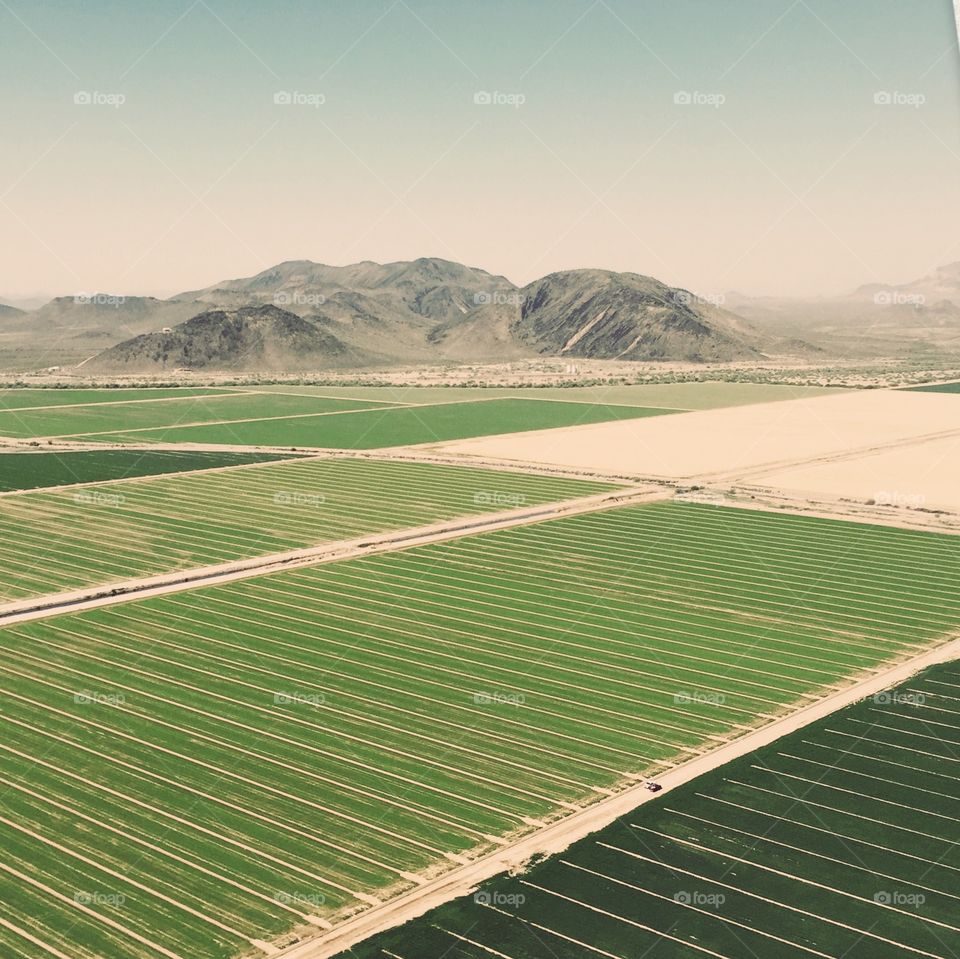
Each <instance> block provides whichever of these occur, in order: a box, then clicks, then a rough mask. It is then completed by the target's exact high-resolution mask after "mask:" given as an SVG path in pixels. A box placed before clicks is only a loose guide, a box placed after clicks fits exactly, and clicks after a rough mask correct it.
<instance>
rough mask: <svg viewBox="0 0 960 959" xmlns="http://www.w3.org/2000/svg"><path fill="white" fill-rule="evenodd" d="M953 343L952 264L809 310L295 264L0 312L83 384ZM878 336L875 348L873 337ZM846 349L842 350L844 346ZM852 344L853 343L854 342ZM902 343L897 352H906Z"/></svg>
mask: <svg viewBox="0 0 960 959" xmlns="http://www.w3.org/2000/svg"><path fill="white" fill-rule="evenodd" d="M929 327H935V328H936V329H938V330H939V331H940V332H941V334H942V335H943V336H944V337H945V338H946V339H948V340H949V337H950V336H951V335H956V334H957V333H958V332H960V264H952V265H950V266H947V267H943V268H942V269H940V270H938V271H936V273H934V274H932V275H931V276H930V277H926V278H924V279H923V280H918V281H916V283H912V284H907V285H904V286H901V287H883V286H879V285H871V286H865V287H862V288H860V289H859V290H857V291H855V292H854V293H853V294H850V295H849V296H847V297H836V298H832V299H826V298H824V299H819V300H786V299H772V298H751V297H745V296H742V295H738V294H729V295H728V296H726V297H725V298H724V297H719V298H715V299H705V298H702V297H698V296H697V295H695V294H693V293H691V292H690V291H688V290H684V289H681V288H677V287H671V286H668V285H667V284H665V283H662V282H661V281H659V280H657V279H654V278H652V277H649V276H642V275H639V274H636V273H614V272H610V271H607V270H596V269H583V270H568V271H563V272H558V273H552V274H550V275H549V276H545V277H543V278H541V279H539V280H535V281H534V282H532V283H529V284H527V285H526V286H523V287H517V286H515V285H514V284H513V283H511V282H510V281H509V280H508V279H507V278H506V277H503V276H496V275H493V274H490V273H488V272H486V271H485V270H482V269H478V268H475V267H468V266H464V265H462V264H459V263H453V262H450V261H448V260H442V259H437V258H422V259H418V260H413V261H403V262H397V263H386V264H380V263H373V262H370V261H365V262H361V263H355V264H352V265H349V266H342V267H336V266H326V265H324V264H320V263H314V262H312V261H309V260H291V261H287V262H284V263H280V264H277V265H276V266H273V267H270V268H269V269H267V270H264V271H262V272H261V273H258V274H256V275H255V276H251V277H244V278H239V279H232V280H224V281H222V282H219V283H216V284H213V285H212V286H209V287H205V288H203V289H198V290H191V291H187V292H184V293H180V294H177V295H176V296H172V297H170V298H168V299H165V300H163V299H157V298H154V297H123V296H114V295H105V294H93V295H89V296H81V297H57V298H55V299H53V300H51V301H50V302H49V303H46V304H45V305H44V306H42V307H40V308H39V309H35V310H31V311H22V310H17V309H14V308H12V307H8V308H2V307H0V343H3V344H6V345H7V346H9V345H10V344H11V343H13V344H16V343H18V342H29V343H31V344H34V345H37V344H43V345H44V349H45V352H46V355H48V356H50V357H52V358H54V359H53V360H51V361H55V359H56V358H58V357H60V356H61V355H62V357H63V358H64V359H63V362H64V363H65V364H69V365H74V364H79V363H80V362H81V361H82V366H83V369H84V372H90V373H148V372H160V371H164V370H167V371H173V370H180V369H189V370H200V369H206V370H217V369H223V370H236V371H241V370H263V371H283V370H321V369H348V368H361V367H371V366H381V365H392V364H431V363H432V364H436V363H450V364H459V363H474V362H502V361H512V360H520V359H525V358H536V357H538V356H549V357H569V358H570V359H571V361H573V360H576V359H579V358H590V359H619V360H672V361H690V362H726V361H751V360H760V359H764V358H767V357H811V356H814V357H815V356H817V355H820V354H822V353H824V352H826V353H829V354H831V355H837V354H839V353H842V352H843V351H844V350H846V351H848V352H849V351H851V350H852V349H854V348H855V347H856V348H859V349H861V350H864V349H866V350H868V351H869V349H870V347H869V346H866V345H865V344H866V343H867V341H869V340H870V339H871V335H873V339H874V340H875V341H876V342H875V344H874V346H875V347H877V344H880V343H882V344H883V349H886V348H887V346H888V344H887V343H886V342H885V341H884V336H885V335H886V333H884V332H883V331H887V332H889V333H891V334H893V333H894V332H896V334H897V335H899V334H900V333H902V331H903V330H904V329H908V330H912V331H913V333H914V334H915V335H916V336H917V337H919V339H920V340H921V341H924V339H925V337H926V335H927V332H928V328H929ZM878 331H880V334H879V336H877V335H875V334H877V332H878ZM844 338H846V339H844ZM848 341H849V342H848ZM901 345H902V344H901Z"/></svg>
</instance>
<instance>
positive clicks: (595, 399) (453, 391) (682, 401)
mask: <svg viewBox="0 0 960 959" xmlns="http://www.w3.org/2000/svg"><path fill="white" fill-rule="evenodd" d="M256 389H258V390H264V391H267V392H270V393H274V392H276V393H300V394H303V395H311V394H322V395H324V396H342V397H349V398H351V399H365V400H376V401H378V402H382V403H453V402H456V401H458V400H476V399H495V398H501V397H516V398H519V399H538V398H539V399H547V400H566V401H568V402H574V403H600V404H603V405H608V406H648V407H662V408H665V409H671V410H712V409H719V408H721V407H727V406H748V405H750V404H753V403H776V402H779V401H781V400H800V399H806V398H809V397H813V396H827V395H830V394H832V393H846V392H849V391H848V390H844V389H839V388H836V387H829V386H790V385H786V384H783V385H780V384H769V383H726V382H719V381H717V382H703V383H650V384H640V385H636V386H621V385H612V386H562V387H561V386H536V387H526V388H516V387H496V386H494V387H472V386H296V385H290V386H282V385H281V386H260V387H256Z"/></svg>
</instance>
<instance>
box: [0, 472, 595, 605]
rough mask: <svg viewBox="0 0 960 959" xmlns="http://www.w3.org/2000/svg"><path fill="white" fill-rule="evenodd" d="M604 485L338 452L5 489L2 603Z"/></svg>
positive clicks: (0, 528) (0, 526) (1, 501)
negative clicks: (43, 488) (338, 455)
mask: <svg viewBox="0 0 960 959" xmlns="http://www.w3.org/2000/svg"><path fill="white" fill-rule="evenodd" d="M611 488H613V487H612V486H611V485H610V484H600V483H590V482H580V481H577V480H564V479H558V478H553V477H538V476H530V475H525V474H518V473H508V472H503V471H497V472H492V471H489V470H482V469H473V468H470V467H468V468H462V469H461V468H449V469H448V468H445V467H442V466H433V465H429V464H424V463H401V462H377V461H374V460H367V459H346V458H345V459H320V460H318V459H293V460H288V461H286V462H281V463H271V464H266V465H263V466H248V467H247V466H245V467H238V468H235V469H228V470H221V471H217V472H207V473H196V474H192V475H190V474H187V475H182V476H170V477H159V478H147V479H133V480H124V481H122V482H118V483H110V484H108V485H92V486H84V487H81V488H78V489H64V490H51V491H50V492H35V493H33V492H30V493H23V494H18V495H16V496H3V497H0V602H9V601H12V600H15V599H23V598H26V597H29V596H37V595H41V594H44V593H53V592H61V591H66V590H72V589H79V588H81V587H89V586H100V585H104V584H107V583H115V582H118V581H120V580H125V579H130V578H132V577H141V576H148V575H151V574H156V573H165V572H172V571H175V570H180V569H192V568H194V567H198V566H207V565H212V564H216V563H223V562H228V561H230V560H238V559H247V558H250V557H253V556H258V555H261V554H268V553H278V552H284V551H287V550H291V549H297V548H302V547H306V546H315V545H318V544H320V543H325V542H330V541H333V540H341V539H352V538H354V537H356V536H360V535H363V534H365V533H375V532H384V531H387V530H395V529H404V528H407V527H416V526H423V525H425V524H428V523H433V522H437V521H440V520H446V519H452V518H455V517H458V516H472V515H475V514H480V513H484V512H491V511H502V510H505V509H510V508H511V507H515V506H521V505H534V504H538V503H546V502H556V501H559V500H565V499H570V498H572V497H578V496H587V495H590V494H592V493H596V492H601V491H603V490H607V489H611Z"/></svg>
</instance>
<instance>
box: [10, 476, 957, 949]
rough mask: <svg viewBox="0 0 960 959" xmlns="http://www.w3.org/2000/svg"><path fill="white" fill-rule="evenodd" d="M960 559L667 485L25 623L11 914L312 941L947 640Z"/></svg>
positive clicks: (127, 930)
mask: <svg viewBox="0 0 960 959" xmlns="http://www.w3.org/2000/svg"><path fill="white" fill-rule="evenodd" d="M251 471H252V468H251ZM957 567H958V557H957V554H956V548H955V541H954V540H953V539H952V538H949V537H939V536H936V535H933V534H922V533H914V532H909V531H905V530H899V529H893V528H881V527H870V526H861V525H858V524H853V523H844V522H837V521H828V520H818V519H813V518H807V517H796V516H788V515H777V514H766V513H751V512H748V511H745V510H739V509H724V508H716V507H708V506H700V505H688V504H683V505H681V504H673V503H661V504H651V505H647V506H642V507H626V508H620V509H616V510H609V511H605V512H602V513H593V514H581V515H579V516H576V517H570V518H567V519H563V520H557V521H552V522H544V523H540V524H535V525H530V526H525V527H518V528H513V529H509V530H504V531H500V532H494V533H487V534H482V535H476V536H471V537H466V538H462V539H459V540H455V541H450V542H447V543H443V544H433V545H429V546H423V547H418V548H414V549H409V550H406V551H403V552H394V553H391V554H384V555H380V556H369V557H365V558H363V559H358V560H353V561H349V562H341V563H335V564H327V565H321V566H317V567H312V568H307V569H301V570H298V571H291V572H288V573H282V574H277V575H273V576H267V577H259V578H255V579H249V580H243V581H237V582H234V583H231V584H228V585H223V586H219V587H211V588H205V589H194V590H189V591H186V592H181V593H176V594H168V595H166V596H162V597H156V598H152V599H150V600H145V601H141V602H130V603H123V604H117V605H112V606H105V607H101V608H98V609H94V610H89V611H86V612H83V613H78V614H72V615H61V616H57V617H52V618H46V619H42V620H37V621H34V622H32V623H27V624H19V625H11V626H8V627H6V628H4V629H2V630H0V635H2V639H3V641H2V643H0V728H2V731H3V735H2V736H0V781H2V782H3V784H4V794H3V795H4V805H3V809H2V810H0V842H2V843H3V848H4V857H3V860H2V862H0V901H2V902H3V907H2V912H0V915H2V916H3V917H4V918H5V919H6V920H7V922H8V923H9V925H7V926H3V927H2V933H0V934H2V935H3V936H5V937H6V941H7V942H8V943H11V942H12V943H14V945H15V947H16V948H19V949H21V950H22V951H23V952H25V953H27V954H34V953H36V954H39V953H37V950H32V949H31V947H30V946H29V945H28V944H27V943H26V941H25V940H24V938H23V936H22V935H21V934H20V933H19V932H17V930H19V929H26V930H29V932H30V934H32V935H34V936H35V937H37V938H38V939H41V940H42V941H43V942H44V943H46V944H49V946H50V947H52V948H53V949H59V950H60V951H61V953H62V954H66V955H68V956H70V957H71V959H114V957H120V959H127V957H145V956H155V955H157V954H163V955H166V956H167V957H168V959H225V957H227V956H231V955H235V954H237V953H239V952H241V951H243V950H246V949H249V948H250V947H251V944H252V942H253V941H254V940H264V939H266V940H277V937H281V940H280V941H286V942H289V941H290V939H289V937H287V938H286V939H283V937H284V935H285V934H287V933H288V932H289V930H291V929H292V928H294V927H299V928H300V929H301V931H302V930H303V929H304V928H306V927H307V924H309V923H310V922H316V921H319V920H317V919H311V917H320V919H324V918H326V919H330V918H332V917H334V916H335V915H336V914H337V913H338V912H340V911H341V910H343V909H345V908H346V909H353V908H358V907H361V906H362V905H364V904H366V903H369V902H370V901H371V899H370V897H371V896H377V897H383V896H385V895H387V894H389V893H390V892H396V891H398V890H400V889H404V888H409V887H411V886H412V885H413V884H414V883H416V882H417V879H416V877H417V876H422V875H424V874H425V873H428V872H431V871H436V870H437V869H438V868H439V867H440V866H449V865H450V857H462V856H464V855H470V854H474V853H476V852H478V851H479V850H482V849H489V848H491V846H492V844H493V842H494V839H495V837H503V836H506V835H510V834H515V833H517V832H518V831H521V830H524V829H529V828H532V827H533V826H534V825H535V824H536V823H538V822H542V821H546V820H549V819H551V818H553V817H554V816H556V815H558V814H559V813H560V812H561V811H563V810H569V809H571V808H576V807H579V806H581V805H582V804H583V803H586V802H589V801H590V800H591V799H594V798H596V797H597V796H598V795H600V794H601V793H600V792H598V791H599V790H604V789H608V788H613V787H616V786H617V785H619V784H621V783H622V782H623V780H624V777H625V776H626V775H628V774H643V773H647V772H655V771H656V770H658V769H663V768H665V767H667V766H669V765H671V764H672V763H675V762H677V761H679V760H680V759H681V758H683V757H684V756H687V755H689V754H690V753H691V752H693V751H697V750H700V749H702V748H704V747H705V746H709V745H712V744H715V743H716V742H718V741H720V740H721V739H723V738H726V737H729V736H731V735H735V734H737V733H740V732H743V731H745V730H746V728H748V727H749V726H751V725H752V724H755V723H756V722H757V721H758V717H761V716H770V715H772V714H775V713H777V712H778V711H781V710H782V709H784V708H785V707H788V706H790V705H795V704H797V703H802V702H805V701H806V700H807V699H809V698H811V697H814V696H818V695H821V694H822V693H823V692H824V690H826V689H828V688H832V687H833V686H835V685H836V684H839V683H845V682H847V681H849V680H850V679H851V677H853V676H854V675H856V674H859V673H861V672H862V671H865V670H869V669H871V668H873V667H876V666H877V665H878V664H880V663H882V662H884V661H885V660H889V659H891V658H894V657H899V656H903V655H907V654H909V653H911V652H913V651H915V650H917V649H918V648H920V647H923V646H925V645H927V644H929V643H931V642H932V641H935V640H938V639H941V638H942V637H943V636H944V634H946V633H947V632H949V631H950V630H954V629H956V627H957V624H958V623H960V590H957V589H956V585H957V581H958V578H957V574H958V569H957ZM825 570H830V576H829V577H826V576H825V575H824V571H825ZM949 708H951V709H952V708H953V706H950V707H949ZM916 732H921V730H916ZM864 734H865V735H871V736H872V735H873V734H872V733H870V732H869V727H864ZM884 735H886V734H884ZM902 735H903V736H904V738H903V739H902V743H903V744H904V745H909V744H910V742H911V740H910V739H909V738H908V737H909V735H910V733H909V731H908V732H905V733H903V734H902ZM873 738H875V737H873ZM924 742H925V740H923V739H918V740H916V743H917V745H916V747H915V748H917V749H920V750H922V749H925V748H927V747H926V746H925V745H923V743H924ZM905 761H906V762H908V763H909V762H912V760H909V759H907V760H905ZM905 774H906V771H905V770H896V769H891V770H888V771H886V772H885V773H878V775H879V776H880V777H881V781H880V782H875V781H873V780H869V779H867V780H864V781H863V782H862V783H861V782H860V780H859V779H856V780H854V782H855V786H854V787H853V788H855V789H856V791H857V792H858V793H859V792H861V791H867V792H869V791H870V790H874V791H875V790H877V789H879V788H884V789H885V788H888V787H887V785H886V783H885V782H884V781H883V780H884V777H889V776H890V775H900V776H901V777H902V776H903V775H905ZM803 775H804V778H805V780H815V779H816V778H817V776H818V774H817V773H814V772H812V771H810V770H808V771H807V772H805V773H804V774H803ZM928 775H932V773H930V774H928ZM768 782H769V783H770V785H771V788H774V789H778V790H779V791H783V785H782V781H781V780H778V779H777V778H776V777H769V779H768ZM778 783H779V785H778ZM831 785H833V784H831ZM836 785H837V786H841V785H843V784H841V783H839V782H837V783H836ZM922 785H924V786H926V785H927V782H926V780H925V781H924V783H923V784H922ZM795 787H796V788H797V789H801V788H802V789H807V788H812V787H808V786H807V784H806V783H805V782H796V783H795ZM843 788H846V787H845V786H844V787H843ZM932 788H940V787H932ZM917 795H918V797H919V798H916V799H915V798H913V793H912V792H911V793H910V794H909V798H908V796H907V794H906V793H898V801H899V802H902V803H903V804H905V805H908V804H910V805H922V804H923V803H924V800H923V798H922V795H921V794H920V793H918V794H917ZM757 801H759V799H757ZM816 801H817V802H824V803H826V804H828V805H837V804H838V803H846V804H848V805H850V804H855V803H856V802H859V801H860V800H859V799H858V798H854V797H851V796H850V795H849V794H846V793H842V792H839V791H838V792H837V793H836V795H835V794H834V792H833V791H831V792H830V794H829V798H828V797H827V795H826V794H825V790H821V791H820V793H819V794H818V797H817V799H816ZM871 808H872V807H871ZM878 808H880V807H878ZM898 808H899V806H896V807H887V810H886V812H887V815H888V816H892V815H895V814H896V812H897V809H898ZM720 814H721V813H720V812H717V813H716V814H715V815H720ZM811 815H812V813H811ZM908 815H909V816H910V822H909V824H907V822H906V820H907V817H908ZM912 817H913V814H912V813H909V809H907V810H906V811H904V813H903V819H902V820H897V821H898V822H902V824H903V825H908V826H909V828H910V829H914V828H918V827H917V826H916V825H915V823H914V820H913V818H912ZM938 822H939V823H940V825H939V826H938V827H937V829H938V830H940V832H941V833H942V830H943V829H945V828H947V827H948V826H949V824H948V823H947V822H946V821H945V820H938ZM844 826H845V827H846V828H847V829H849V828H851V827H850V825H849V822H847V821H845V822H844ZM753 831H756V830H753ZM908 838H909V837H908V834H907V833H906V832H904V833H903V835H902V836H901V835H899V834H898V838H897V842H900V841H907V840H908ZM710 841H711V842H713V841H714V840H712V839H711V840H710ZM735 845H736V843H735V842H734V843H732V844H731V847H730V848H733V847H734V846H735ZM914 851H915V852H917V854H919V855H922V856H926V855H927V853H928V851H929V850H928V849H927V847H925V846H924V847H921V842H920V839H919V837H917V845H916V849H915V850H914ZM676 855H677V856H678V857H680V856H681V853H680V851H679V850H678V851H677V853H676ZM777 855H778V856H779V857H780V858H779V861H780V862H781V863H784V864H785V868H787V869H788V870H793V869H794V866H793V865H792V862H791V860H790V857H791V856H792V853H790V852H789V850H781V851H780V852H779V853H778V854H777ZM681 865H685V866H687V867H690V866H691V861H690V860H689V859H686V858H684V859H683V861H682V862H681ZM828 866H829V864H825V865H824V867H823V869H822V871H821V872H820V873H816V871H814V873H813V875H815V876H816V877H817V879H818V880H819V881H831V880H830V879H829V873H830V871H831V869H832V868H833V867H832V866H829V868H828ZM811 868H813V869H814V870H815V867H811ZM741 871H742V870H741V868H740V867H739V866H737V867H736V868H735V869H733V872H735V873H736V874H737V876H738V877H739V874H740V872H741ZM721 872H723V870H721ZM726 874H727V875H730V874H731V871H730V870H727V871H726ZM730 881H740V879H739V878H737V879H736V880H730ZM745 881H746V880H745ZM891 881H892V880H891ZM938 881H939V880H938ZM577 882H578V883H580V884H581V885H582V882H581V880H580V879H579V877H578V879H577ZM698 882H699V880H698ZM704 882H706V880H704ZM749 882H750V883H751V888H752V889H753V888H757V889H759V890H760V893H761V894H764V895H765V894H766V892H767V890H769V889H771V887H772V886H773V884H774V879H773V878H771V877H760V876H755V877H751V878H750V879H749ZM777 882H779V880H777ZM684 888H687V887H686V886H685V887H684ZM689 888H691V889H694V890H697V889H699V888H700V886H698V885H691V886H689ZM891 888H899V887H891ZM806 892H807V890H805V892H804V894H806ZM773 895H774V896H775V897H777V898H779V896H780V890H779V889H776V890H773ZM617 908H618V909H620V908H622V907H621V906H620V905H618V906H617ZM851 908H852V906H851ZM857 908H858V909H859V905H858V906H857ZM855 920H856V922H857V923H859V922H860V921H861V916H860V915H859V914H857V915H856V916H855ZM110 923H113V925H110ZM580 928H581V929H582V930H583V932H584V935H586V934H588V932H589V930H588V929H587V923H586V921H581V923H580ZM138 937H139V938H138ZM631 942H633V943H634V945H632V946H631V947H630V948H629V949H628V950H627V951H625V952H624V951H618V952H613V953H610V954H611V955H616V956H621V955H623V956H626V955H634V954H636V948H635V940H631ZM551 944H552V945H554V946H555V948H556V950H557V951H556V953H555V954H556V955H561V956H563V957H565V959H567V957H573V956H580V955H582V954H583V953H582V952H581V951H580V947H578V946H575V945H572V944H571V943H569V942H566V943H565V942H563V941H562V940H559V939H558V940H556V941H555V942H554V939H551ZM451 945H454V946H456V943H455V942H454V943H451ZM489 946H490V948H492V949H496V948H497V942H496V941H495V940H492V941H491V942H490V944H489ZM776 948H777V947H776V946H771V947H770V948H769V949H768V950H767V951H766V952H762V951H761V953H760V954H761V955H770V956H774V955H777V956H779V955H781V954H784V955H786V954H785V953H780V952H777V951H776ZM162 950H167V951H166V952H165V953H164V952H162ZM54 954H56V953H54ZM507 954H508V955H511V956H514V955H523V954H522V953H510V952H508V953H507ZM590 954H591V955H593V953H590ZM681 954H683V955H686V952H684V953H671V952H669V951H666V952H663V951H661V952H660V953H659V955H661V956H664V957H666V956H673V955H681ZM691 954H692V953H691ZM701 954H702V953H701ZM826 954H829V955H833V954H834V953H826ZM879 954H880V953H871V955H879ZM402 955H403V959H424V957H423V956H422V955H421V954H417V953H414V954H410V953H407V954H402ZM447 955H448V956H450V955H469V956H471V957H474V956H476V957H480V956H486V957H489V955H490V952H489V951H488V950H487V949H485V948H481V947H476V948H474V947H470V948H469V949H466V948H465V950H460V951H458V950H457V949H456V948H455V949H454V951H453V952H450V953H447ZM737 955H738V956H739V955H742V953H738V954H737ZM883 955H887V953H883Z"/></svg>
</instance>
